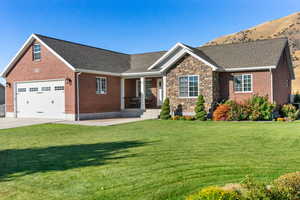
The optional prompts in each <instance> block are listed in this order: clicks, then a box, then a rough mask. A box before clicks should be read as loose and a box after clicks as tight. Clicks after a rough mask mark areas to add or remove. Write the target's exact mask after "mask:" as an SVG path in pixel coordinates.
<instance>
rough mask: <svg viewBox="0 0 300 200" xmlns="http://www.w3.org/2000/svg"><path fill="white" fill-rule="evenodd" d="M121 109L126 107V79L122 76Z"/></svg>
mask: <svg viewBox="0 0 300 200" xmlns="http://www.w3.org/2000/svg"><path fill="white" fill-rule="evenodd" d="M120 100H121V110H124V109H125V79H124V78H121V99H120Z"/></svg>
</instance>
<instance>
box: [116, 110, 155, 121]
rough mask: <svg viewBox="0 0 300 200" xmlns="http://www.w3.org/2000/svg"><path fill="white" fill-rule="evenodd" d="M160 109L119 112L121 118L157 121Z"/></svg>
mask: <svg viewBox="0 0 300 200" xmlns="http://www.w3.org/2000/svg"><path fill="white" fill-rule="evenodd" d="M159 114H160V109H146V110H141V109H125V110H123V111H122V112H121V117H139V118H141V119H157V118H158V116H159Z"/></svg>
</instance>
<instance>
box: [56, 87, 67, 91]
mask: <svg viewBox="0 0 300 200" xmlns="http://www.w3.org/2000/svg"><path fill="white" fill-rule="evenodd" d="M54 90H55V91H61V90H65V86H55V87H54Z"/></svg>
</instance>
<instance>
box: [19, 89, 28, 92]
mask: <svg viewBox="0 0 300 200" xmlns="http://www.w3.org/2000/svg"><path fill="white" fill-rule="evenodd" d="M18 92H26V88H18Z"/></svg>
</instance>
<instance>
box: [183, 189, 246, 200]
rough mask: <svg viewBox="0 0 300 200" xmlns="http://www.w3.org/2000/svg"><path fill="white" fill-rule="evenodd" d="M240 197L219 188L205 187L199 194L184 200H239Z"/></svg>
mask: <svg viewBox="0 0 300 200" xmlns="http://www.w3.org/2000/svg"><path fill="white" fill-rule="evenodd" d="M239 199H240V196H239V194H238V193H237V192H235V191H228V190H224V189H222V188H220V187H207V188H204V189H202V190H200V192H197V193H195V194H192V195H190V196H188V197H187V198H186V200H239Z"/></svg>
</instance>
